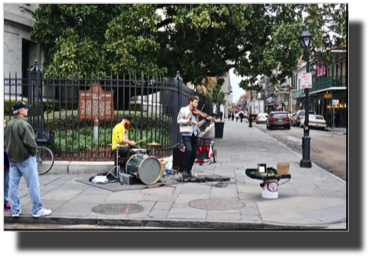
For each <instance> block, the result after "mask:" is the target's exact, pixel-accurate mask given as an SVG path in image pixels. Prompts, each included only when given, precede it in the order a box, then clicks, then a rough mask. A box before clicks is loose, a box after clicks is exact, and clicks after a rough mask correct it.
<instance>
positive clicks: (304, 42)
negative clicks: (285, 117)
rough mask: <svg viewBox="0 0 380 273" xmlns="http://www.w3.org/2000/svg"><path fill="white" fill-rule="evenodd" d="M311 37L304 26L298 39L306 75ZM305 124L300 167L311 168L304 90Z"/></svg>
mask: <svg viewBox="0 0 380 273" xmlns="http://www.w3.org/2000/svg"><path fill="white" fill-rule="evenodd" d="M312 39H313V36H312V35H311V34H310V32H308V31H307V30H306V27H305V24H303V26H302V33H301V36H300V38H299V40H300V43H301V46H302V48H303V49H306V60H307V62H306V73H309V50H310V46H311V40H312ZM305 94H306V97H305V124H304V129H303V137H302V160H301V162H300V167H304V168H311V161H310V136H309V89H308V88H305Z"/></svg>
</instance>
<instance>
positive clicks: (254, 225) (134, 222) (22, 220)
mask: <svg viewBox="0 0 380 273" xmlns="http://www.w3.org/2000/svg"><path fill="white" fill-rule="evenodd" d="M339 223H340V222H339ZM4 224H33V225H36V224H37V225H71V226H75V225H89V226H103V227H107V228H108V229H112V228H117V227H140V228H145V227H146V228H148V227H149V228H184V229H221V230H289V229H292V230H298V229H310V230H315V229H318V230H319V229H326V228H328V226H329V225H332V224H336V223H328V224H321V225H300V224H297V225H287V224H280V223H278V224H277V223H263V222H262V221H252V222H236V221H230V222H221V221H204V220H199V221H190V220H166V219H165V220H153V219H152V220H147V219H104V218H103V219H100V218H68V217H42V218H37V219H36V218H33V217H19V218H13V217H11V216H5V217H4ZM10 229H11V228H10Z"/></svg>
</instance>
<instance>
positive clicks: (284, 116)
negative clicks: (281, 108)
mask: <svg viewBox="0 0 380 273" xmlns="http://www.w3.org/2000/svg"><path fill="white" fill-rule="evenodd" d="M273 117H274V118H278V119H284V118H287V117H288V114H274V115H273Z"/></svg>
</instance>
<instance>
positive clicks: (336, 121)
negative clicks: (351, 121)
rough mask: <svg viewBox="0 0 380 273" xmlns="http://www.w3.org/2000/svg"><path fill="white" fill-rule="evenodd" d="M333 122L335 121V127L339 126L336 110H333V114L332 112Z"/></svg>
mask: <svg viewBox="0 0 380 273" xmlns="http://www.w3.org/2000/svg"><path fill="white" fill-rule="evenodd" d="M334 122H335V127H336V128H337V127H339V113H338V111H337V110H335V114H334Z"/></svg>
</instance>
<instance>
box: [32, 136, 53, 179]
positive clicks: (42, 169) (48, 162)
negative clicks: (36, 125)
mask: <svg viewBox="0 0 380 273" xmlns="http://www.w3.org/2000/svg"><path fill="white" fill-rule="evenodd" d="M35 134H36V143H37V156H36V161H37V170H38V174H39V175H44V174H46V173H48V172H49V171H50V170H51V168H53V165H54V154H53V152H52V150H50V149H49V148H47V147H45V146H44V145H46V144H54V133H53V132H51V131H50V130H38V129H37V130H35Z"/></svg>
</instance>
